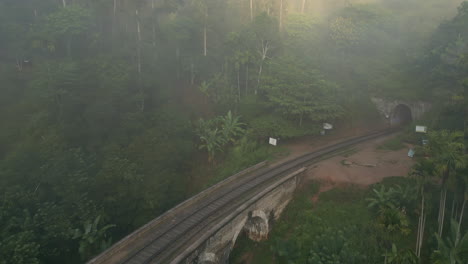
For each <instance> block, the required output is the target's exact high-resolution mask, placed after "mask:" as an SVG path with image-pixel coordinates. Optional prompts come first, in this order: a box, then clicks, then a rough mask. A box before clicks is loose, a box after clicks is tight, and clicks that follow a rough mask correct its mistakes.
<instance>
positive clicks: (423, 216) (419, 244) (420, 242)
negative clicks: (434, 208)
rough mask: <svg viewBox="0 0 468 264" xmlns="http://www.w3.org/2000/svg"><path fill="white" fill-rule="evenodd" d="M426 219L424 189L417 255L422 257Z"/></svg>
mask: <svg viewBox="0 0 468 264" xmlns="http://www.w3.org/2000/svg"><path fill="white" fill-rule="evenodd" d="M425 219H426V213H425V212H424V189H422V193H421V213H420V215H419V223H418V235H417V239H416V255H417V256H418V257H420V254H421V246H422V240H423V237H424V224H425V223H424V222H425Z"/></svg>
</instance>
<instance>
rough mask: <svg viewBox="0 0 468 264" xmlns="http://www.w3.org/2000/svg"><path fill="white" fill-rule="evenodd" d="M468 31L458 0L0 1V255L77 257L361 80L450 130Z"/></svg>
mask: <svg viewBox="0 0 468 264" xmlns="http://www.w3.org/2000/svg"><path fill="white" fill-rule="evenodd" d="M457 7H458V9H457ZM467 44H468V2H463V3H462V1H460V0H450V1H448V0H446V1H439V0H381V1H372V0H369V1H358V0H343V1H338V0H337V1H322V0H289V1H286V0H21V1H18V0H0V124H1V129H0V263H1V264H7V263H8V264H10V263H11V264H20V263H25V264H26V263H27V264H42V263H83V262H85V261H86V260H88V259H89V258H90V257H92V256H94V255H96V254H97V253H99V252H100V251H102V250H103V249H105V248H106V247H108V246H109V245H111V244H112V243H113V242H116V241H117V240H118V239H120V238H122V237H123V236H125V235H126V234H128V233H130V232H131V231H133V230H135V229H136V228H138V227H139V226H141V225H143V224H144V223H146V222H147V221H149V220H150V219H152V218H154V217H156V216H158V215H160V214H161V213H163V212H164V211H166V210H167V209H169V208H171V207H172V206H174V205H175V204H176V203H178V202H180V201H181V200H183V199H184V198H186V197H188V196H190V195H191V194H193V193H195V192H197V191H199V190H200V189H201V188H203V187H204V186H206V185H207V184H210V183H213V182H214V181H216V180H217V179H221V178H223V177H226V176H228V175H229V174H231V173H234V172H236V171H238V170H240V169H242V168H245V167H247V166H249V165H252V164H254V163H256V162H259V161H261V160H264V159H267V158H269V157H271V155H272V154H274V152H275V151H278V150H276V149H273V148H269V147H267V146H266V144H265V141H266V139H267V138H268V137H269V136H275V137H279V138H281V139H288V138H295V137H299V136H303V135H316V134H318V133H319V131H320V127H321V124H322V123H323V122H324V121H327V122H333V123H334V124H337V126H338V127H339V126H340V125H342V126H344V125H345V124H348V125H349V124H351V126H353V125H356V124H357V123H358V122H362V121H364V122H367V123H372V122H377V121H376V120H377V119H378V118H379V116H378V113H377V112H376V109H375V107H374V106H373V105H372V103H371V101H370V98H371V97H373V96H376V97H385V98H390V99H394V98H407V99H411V100H427V101H433V102H434V109H436V111H435V112H434V113H436V114H434V116H433V121H434V123H433V128H435V129H448V130H452V131H455V130H463V122H462V121H461V120H463V118H464V116H463V113H464V107H466V104H465V103H464V101H463V100H464V97H463V95H464V94H463V81H464V79H465V78H466V77H467V67H468V64H467V63H468V62H467V61H466V54H467V53H468V45H467ZM441 137H443V136H441ZM450 166H451V165H450ZM201 175H206V177H203V176H201ZM460 199H461V198H460ZM327 232H328V231H327ZM330 232H335V231H333V230H332V231H330ZM349 232H351V231H349ZM356 258H357V259H358V260H359V259H360V256H356ZM344 263H346V262H344ZM440 263H445V262H440Z"/></svg>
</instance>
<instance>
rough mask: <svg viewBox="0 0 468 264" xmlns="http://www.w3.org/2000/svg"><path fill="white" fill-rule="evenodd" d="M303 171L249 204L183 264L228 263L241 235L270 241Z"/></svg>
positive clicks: (263, 193)
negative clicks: (271, 234) (274, 224)
mask: <svg viewBox="0 0 468 264" xmlns="http://www.w3.org/2000/svg"><path fill="white" fill-rule="evenodd" d="M303 170H304V169H302V170H301V171H300V173H296V174H294V175H292V177H289V178H288V179H287V180H285V181H283V182H281V183H279V184H277V185H276V186H273V187H271V188H270V189H269V190H264V191H262V192H260V193H259V194H258V195H257V196H258V197H257V199H254V200H252V201H253V202H251V203H249V202H247V203H246V204H245V206H244V207H243V208H241V209H240V210H239V211H238V212H235V213H234V215H235V216H234V217H233V218H232V219H227V221H226V223H225V224H224V225H222V226H220V227H219V229H218V230H217V231H216V232H215V234H214V235H212V236H210V237H209V238H208V239H207V240H206V241H205V242H204V243H203V244H201V245H200V246H199V247H197V249H196V250H195V251H193V252H192V253H191V254H190V255H189V256H188V257H186V258H185V259H184V260H183V261H182V263H185V264H195V263H196V264H226V263H228V262H229V254H230V252H231V250H232V248H233V247H234V244H235V242H236V240H237V237H238V236H239V234H241V232H245V234H246V235H247V237H249V238H250V239H252V240H254V241H262V240H266V239H268V233H269V232H270V230H271V228H272V224H273V222H274V221H275V220H277V219H278V218H279V217H280V215H281V213H282V212H283V210H284V209H285V208H286V206H287V205H288V203H289V202H290V201H291V199H292V198H293V194H294V192H295V190H296V187H297V186H298V184H299V182H300V179H301V175H302V171H303Z"/></svg>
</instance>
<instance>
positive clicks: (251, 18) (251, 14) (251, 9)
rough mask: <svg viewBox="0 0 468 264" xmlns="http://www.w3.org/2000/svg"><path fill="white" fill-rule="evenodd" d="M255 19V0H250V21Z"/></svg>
mask: <svg viewBox="0 0 468 264" xmlns="http://www.w3.org/2000/svg"><path fill="white" fill-rule="evenodd" d="M252 21H253V0H250V22H252Z"/></svg>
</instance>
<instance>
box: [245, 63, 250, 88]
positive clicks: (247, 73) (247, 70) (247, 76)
mask: <svg viewBox="0 0 468 264" xmlns="http://www.w3.org/2000/svg"><path fill="white" fill-rule="evenodd" d="M248 91H249V64H247V65H246V66H245V95H247V94H248Z"/></svg>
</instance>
